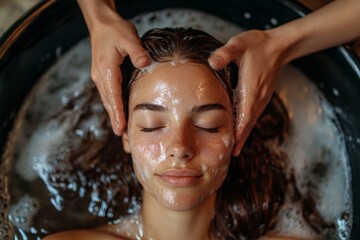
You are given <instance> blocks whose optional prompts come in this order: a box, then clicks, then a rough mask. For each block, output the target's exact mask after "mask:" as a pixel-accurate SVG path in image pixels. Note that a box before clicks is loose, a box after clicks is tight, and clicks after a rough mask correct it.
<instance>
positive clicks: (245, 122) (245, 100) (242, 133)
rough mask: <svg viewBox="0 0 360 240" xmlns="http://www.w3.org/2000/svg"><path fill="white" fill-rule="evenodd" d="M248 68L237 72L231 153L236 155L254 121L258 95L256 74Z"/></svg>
mask: <svg viewBox="0 0 360 240" xmlns="http://www.w3.org/2000/svg"><path fill="white" fill-rule="evenodd" d="M248 71H249V70H248V69H246V68H245V69H243V70H242V71H241V72H239V80H238V87H237V94H238V95H237V96H238V99H237V102H238V105H237V106H235V107H236V109H237V115H236V117H237V121H236V126H235V140H236V145H235V148H234V150H233V155H234V156H238V155H239V154H240V151H241V148H242V146H243V144H244V143H245V141H246V138H247V137H248V135H249V134H250V131H251V129H252V127H253V126H254V124H255V122H256V116H255V115H254V113H255V111H256V107H257V105H256V99H257V95H258V91H257V90H258V89H257V88H258V86H257V81H254V79H257V76H255V75H254V74H252V72H248Z"/></svg>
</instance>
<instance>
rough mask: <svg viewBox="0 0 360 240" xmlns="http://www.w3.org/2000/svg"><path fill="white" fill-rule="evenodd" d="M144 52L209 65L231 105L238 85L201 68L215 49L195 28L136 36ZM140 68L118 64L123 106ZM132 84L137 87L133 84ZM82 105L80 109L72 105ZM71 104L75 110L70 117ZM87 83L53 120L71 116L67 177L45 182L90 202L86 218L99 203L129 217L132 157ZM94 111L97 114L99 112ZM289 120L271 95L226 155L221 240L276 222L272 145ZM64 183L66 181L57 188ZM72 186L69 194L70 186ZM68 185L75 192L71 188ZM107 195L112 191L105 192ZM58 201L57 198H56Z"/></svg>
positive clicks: (218, 222)
mask: <svg viewBox="0 0 360 240" xmlns="http://www.w3.org/2000/svg"><path fill="white" fill-rule="evenodd" d="M142 42H143V45H144V48H145V49H146V50H147V51H148V52H149V54H150V56H151V57H152V59H153V60H154V61H157V62H170V61H173V60H184V61H189V62H195V63H200V64H203V65H205V66H208V67H209V69H211V71H213V72H214V74H215V75H216V76H217V77H218V79H219V81H221V83H222V84H223V85H224V87H225V89H226V90H227V92H228V94H229V96H230V98H231V99H233V95H232V89H233V87H234V86H235V84H236V82H237V77H236V74H237V69H234V66H227V67H226V68H224V69H222V70H219V71H215V70H213V69H212V68H211V67H210V66H209V65H208V62H207V59H208V57H209V56H210V54H211V53H212V52H213V51H214V50H215V49H217V48H218V47H220V46H222V43H221V42H219V41H218V40H216V39H215V38H213V37H212V36H210V35H209V34H207V33H205V32H203V31H200V30H194V29H184V28H165V29H153V30H150V31H149V32H147V33H146V34H145V35H144V36H143V37H142ZM138 73H139V70H138V69H136V68H134V67H133V66H132V64H131V62H130V60H129V58H127V59H125V61H124V63H123V64H122V75H123V90H124V93H123V97H124V99H123V100H124V103H125V104H124V106H125V109H126V108H127V103H128V98H129V94H130V92H131V84H132V82H133V81H134V79H136V76H137V75H138ZM135 81H141V80H140V79H138V80H135ZM79 99H82V100H81V101H80V103H77V101H78V100H79ZM75 105H76V109H78V110H77V111H76V112H74V111H73V109H74V108H75V107H74V106H75ZM98 105H100V99H99V96H98V94H97V91H96V88H95V85H94V84H89V85H88V86H87V87H85V88H84V90H83V91H82V93H81V94H80V95H79V96H77V97H75V98H74V99H72V100H71V101H69V103H68V104H67V106H66V107H65V108H64V111H63V112H61V113H59V114H58V115H56V116H54V118H57V119H60V122H61V121H66V119H67V118H68V117H69V116H71V118H72V121H71V127H70V128H69V133H68V135H70V137H69V139H78V140H77V143H76V144H68V145H66V147H67V149H68V151H67V154H66V155H64V157H63V159H62V164H68V165H69V166H70V167H69V168H67V169H66V171H68V172H70V174H68V175H69V176H71V178H69V179H66V178H64V177H63V176H64V175H63V174H60V173H61V172H62V171H64V170H63V168H58V169H56V168H55V169H54V172H52V173H51V174H49V177H48V179H47V184H48V185H50V186H51V187H52V188H54V189H57V191H58V196H61V197H62V198H63V199H67V200H69V199H71V198H74V197H76V196H77V195H78V192H80V189H82V191H84V189H85V191H86V193H87V194H88V195H91V197H93V196H95V198H96V201H92V200H91V199H92V198H91V199H90V203H89V204H92V209H93V214H95V215H96V214H98V212H99V211H97V210H99V209H100V208H101V207H102V204H105V206H106V209H105V213H104V209H103V211H102V215H103V216H105V217H107V219H108V220H114V219H117V218H119V217H121V216H126V215H128V214H131V213H132V209H133V208H134V207H136V205H137V204H138V203H139V202H141V189H142V188H141V185H140V184H139V182H138V181H137V179H136V176H135V174H134V171H133V168H132V161H131V156H130V155H128V154H126V153H125V152H124V151H123V149H122V143H121V138H120V137H117V136H115V135H114V134H113V133H112V131H111V126H110V124H109V121H108V120H107V117H106V114H105V112H104V110H103V108H98V107H94V106H98ZM99 109H100V110H99ZM94 116H95V117H96V118H97V119H99V121H98V126H97V130H99V131H100V134H99V132H97V133H95V131H93V130H91V129H90V127H89V128H86V129H87V130H86V131H83V132H82V133H81V134H80V135H81V136H79V134H76V133H77V132H78V130H79V129H84V127H83V126H86V124H85V122H86V121H88V120H89V119H90V118H92V117H94ZM288 129H289V119H288V114H287V111H286V109H285V107H284V106H283V104H282V102H281V100H280V99H279V98H278V97H277V96H276V95H274V96H273V98H272V99H271V101H270V103H269V105H268V107H267V108H266V109H265V111H264V113H263V114H262V115H261V117H260V119H259V120H258V122H257V124H256V126H255V127H254V129H253V130H252V132H251V134H250V136H249V138H248V139H247V141H246V143H245V145H244V147H243V149H242V152H241V154H240V156H239V157H232V159H231V163H230V170H229V173H228V175H227V177H226V179H225V181H224V183H223V185H222V186H221V187H220V189H219V190H218V194H217V203H216V216H215V218H214V221H213V228H214V232H215V233H216V234H217V236H218V237H219V238H221V239H234V240H235V239H248V238H249V239H252V238H258V237H259V236H261V235H263V234H264V233H265V232H266V231H267V230H269V229H271V228H272V227H273V226H274V224H275V217H276V214H277V212H278V210H279V208H280V206H281V205H282V203H283V202H284V195H285V190H286V184H287V180H286V175H285V171H284V170H285V167H286V155H285V153H284V152H283V151H281V148H279V146H280V145H281V143H282V142H283V140H284V137H285V136H286V134H287V133H288ZM64 182H65V183H64ZM70 182H71V183H72V188H69V183H70ZM74 186H75V187H74ZM109 192H111V193H109ZM58 196H57V197H58Z"/></svg>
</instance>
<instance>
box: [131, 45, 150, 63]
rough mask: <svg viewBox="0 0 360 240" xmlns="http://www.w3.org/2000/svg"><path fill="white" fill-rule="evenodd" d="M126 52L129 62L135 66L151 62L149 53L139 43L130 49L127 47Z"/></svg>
mask: <svg viewBox="0 0 360 240" xmlns="http://www.w3.org/2000/svg"><path fill="white" fill-rule="evenodd" d="M128 54H129V56H130V59H131V62H132V63H133V64H134V66H135V67H136V68H142V67H146V66H147V65H149V64H150V63H151V58H150V56H149V54H148V53H147V52H146V51H145V49H144V48H143V47H142V46H141V45H136V46H132V47H131V48H130V49H128Z"/></svg>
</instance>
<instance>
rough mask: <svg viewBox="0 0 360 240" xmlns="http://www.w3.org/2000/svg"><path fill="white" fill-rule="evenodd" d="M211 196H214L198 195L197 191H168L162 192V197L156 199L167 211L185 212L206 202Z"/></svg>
mask: <svg viewBox="0 0 360 240" xmlns="http://www.w3.org/2000/svg"><path fill="white" fill-rule="evenodd" d="M213 195H215V194H211V193H209V194H206V195H205V194H200V193H199V192H198V191H197V192H192V193H186V190H185V191H184V190H179V191H178V190H170V191H164V195H163V196H160V197H158V198H157V201H158V202H159V203H160V204H161V205H163V206H164V207H165V208H167V209H169V210H172V211H176V212H186V211H190V210H193V209H195V208H197V207H198V206H200V205H202V204H204V203H205V202H208V200H210V199H211V197H212V196H213ZM214 197H215V196H214Z"/></svg>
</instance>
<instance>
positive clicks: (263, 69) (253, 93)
mask: <svg viewBox="0 0 360 240" xmlns="http://www.w3.org/2000/svg"><path fill="white" fill-rule="evenodd" d="M277 40H278V39H277V38H276V36H274V34H273V33H272V32H269V31H259V30H251V31H247V32H243V33H240V34H238V35H236V36H234V37H232V38H230V39H229V41H228V42H227V43H226V44H225V45H224V46H223V47H221V48H219V49H217V50H216V51H215V52H214V53H213V55H212V56H211V57H210V58H209V63H210V65H211V66H212V67H213V68H215V69H220V68H223V67H224V66H226V65H227V64H228V63H229V62H231V61H234V62H235V63H236V64H237V65H238V67H239V74H238V77H239V78H238V87H237V89H236V91H237V93H238V96H239V102H238V103H237V106H235V107H237V116H236V117H237V123H236V133H235V137H236V145H235V148H234V150H233V155H235V156H237V155H239V154H240V151H241V149H242V146H243V145H244V142H245V140H246V138H247V137H248V135H249V133H250V131H251V130H252V128H253V127H254V125H255V123H256V121H257V119H258V118H259V116H260V115H261V113H262V112H263V110H264V109H265V107H266V105H267V104H268V102H269V100H270V98H271V96H272V94H273V91H274V85H275V84H274V83H275V77H276V74H277V71H278V69H279V68H280V67H281V66H282V65H283V60H282V52H283V51H284V50H283V49H284V43H281V42H278V41H277Z"/></svg>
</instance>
